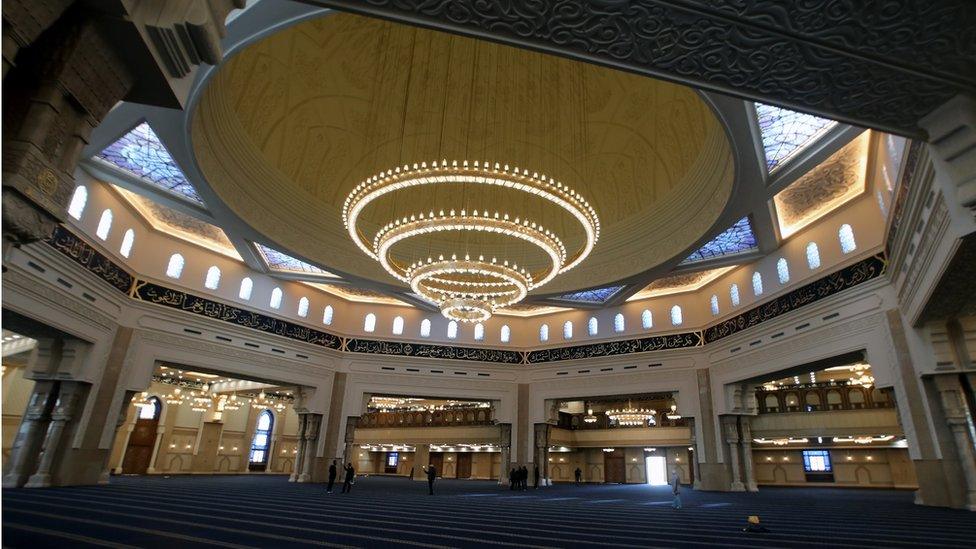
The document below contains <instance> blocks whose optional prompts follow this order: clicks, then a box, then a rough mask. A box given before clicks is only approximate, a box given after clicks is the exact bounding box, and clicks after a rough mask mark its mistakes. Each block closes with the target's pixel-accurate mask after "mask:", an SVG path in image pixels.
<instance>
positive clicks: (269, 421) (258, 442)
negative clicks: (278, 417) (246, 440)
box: [248, 410, 274, 464]
mask: <svg viewBox="0 0 976 549" xmlns="http://www.w3.org/2000/svg"><path fill="white" fill-rule="evenodd" d="M273 425H274V416H273V415H271V410H265V411H263V412H261V415H260V416H258V424H257V426H256V429H255V430H254V439H253V440H252V441H251V455H250V457H249V459H248V461H250V462H251V463H264V464H266V463H267V462H268V449H269V448H270V446H271V427H272V426H273Z"/></svg>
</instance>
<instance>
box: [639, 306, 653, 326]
mask: <svg viewBox="0 0 976 549" xmlns="http://www.w3.org/2000/svg"><path fill="white" fill-rule="evenodd" d="M641 327H642V328H644V329H645V330H650V329H651V328H653V327H654V316H652V315H651V310H650V309H644V311H643V312H641Z"/></svg>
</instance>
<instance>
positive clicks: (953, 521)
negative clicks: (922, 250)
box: [3, 476, 976, 548]
mask: <svg viewBox="0 0 976 549" xmlns="http://www.w3.org/2000/svg"><path fill="white" fill-rule="evenodd" d="M436 490H437V495H435V496H433V497H431V496H428V495H427V493H426V491H427V486H426V483H421V482H413V481H410V480H407V479H403V478H390V477H368V478H363V477H360V478H359V479H358V480H357V481H356V484H355V487H354V488H353V491H352V493H351V494H340V493H338V490H337V491H336V493H334V494H331V495H327V494H326V493H325V488H324V486H323V485H320V484H294V483H288V482H287V479H286V478H285V477H280V476H273V477H272V476H217V477H171V478H162V477H123V478H114V479H112V482H111V484H109V485H108V486H92V487H77V488H50V489H41V490H4V491H3V546H4V547H25V548H26V547H29V548H39V547H89V546H102V547H132V546H136V547H196V546H221V547H276V548H278V547H297V546H330V547H335V546H347V547H348V546H351V547H401V546H402V547H405V546H421V547H476V546H518V547H572V546H578V547H582V546H594V547H595V546H603V547H687V546H699V545H722V546H727V547H750V546H751V547H756V546H763V547H798V546H813V545H817V546H824V545H830V546H838V547H840V546H847V547H857V546H859V547H869V546H870V547H909V546H918V547H921V546H929V547H974V546H976V513H970V512H967V511H957V510H949V509H938V508H929V507H919V506H915V505H913V504H912V494H911V493H910V492H895V491H874V490H870V491H869V490H842V489H827V488H820V489H814V488H809V489H806V488H763V489H762V490H761V491H760V492H759V493H755V494H744V493H738V494H731V493H714V492H695V491H692V490H690V489H685V490H683V491H682V499H683V502H684V508H683V509H681V510H674V509H672V508H671V494H670V490H669V488H668V487H651V486H643V485H592V486H581V487H576V486H572V485H557V486H553V487H550V488H540V489H538V490H534V489H532V488H530V489H529V490H528V491H525V492H513V491H510V490H508V489H507V488H500V487H498V486H496V485H495V484H494V483H491V482H483V481H457V480H439V481H438V484H437V488H436ZM748 515H760V517H762V522H763V524H764V525H765V526H766V527H767V528H769V530H770V532H768V533H764V534H746V533H743V532H742V531H741V528H742V527H743V526H744V525H745V521H746V517H747V516H748Z"/></svg>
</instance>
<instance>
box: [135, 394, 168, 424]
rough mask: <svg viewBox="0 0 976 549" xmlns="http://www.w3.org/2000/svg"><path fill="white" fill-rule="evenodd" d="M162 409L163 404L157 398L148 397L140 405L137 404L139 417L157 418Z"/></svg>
mask: <svg viewBox="0 0 976 549" xmlns="http://www.w3.org/2000/svg"><path fill="white" fill-rule="evenodd" d="M162 409H163V405H162V403H161V402H159V399H158V398H156V397H149V399H148V400H146V402H145V403H144V404H143V405H142V406H139V419H159V413H160V412H161V411H162Z"/></svg>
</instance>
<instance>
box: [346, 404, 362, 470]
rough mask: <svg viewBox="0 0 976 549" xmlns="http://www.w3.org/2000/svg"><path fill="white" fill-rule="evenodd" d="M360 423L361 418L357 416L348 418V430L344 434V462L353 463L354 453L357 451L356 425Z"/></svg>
mask: <svg viewBox="0 0 976 549" xmlns="http://www.w3.org/2000/svg"><path fill="white" fill-rule="evenodd" d="M357 425H359V418H358V417H356V416H353V417H347V418H346V432H345V435H344V436H343V449H342V464H343V465H345V464H346V463H351V462H352V461H353V455H354V454H355V453H356V448H355V442H356V426H357Z"/></svg>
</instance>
